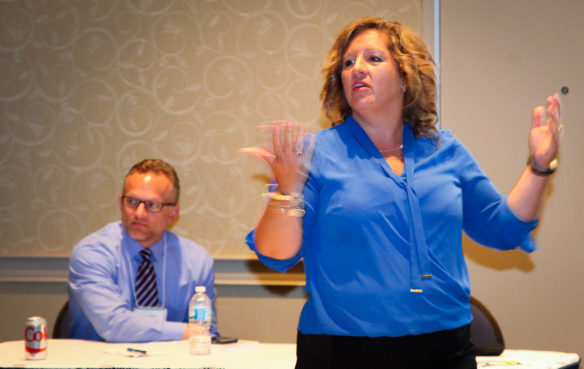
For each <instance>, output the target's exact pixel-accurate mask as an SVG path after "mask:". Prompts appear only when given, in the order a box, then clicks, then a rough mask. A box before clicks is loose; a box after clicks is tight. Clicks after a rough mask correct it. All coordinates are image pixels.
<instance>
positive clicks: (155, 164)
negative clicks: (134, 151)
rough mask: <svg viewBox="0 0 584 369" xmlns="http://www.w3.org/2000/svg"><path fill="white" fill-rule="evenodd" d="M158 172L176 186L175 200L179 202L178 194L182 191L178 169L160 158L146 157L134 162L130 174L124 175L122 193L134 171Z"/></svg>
mask: <svg viewBox="0 0 584 369" xmlns="http://www.w3.org/2000/svg"><path fill="white" fill-rule="evenodd" d="M150 172H152V173H156V174H162V175H165V176H166V178H168V179H169V180H170V183H171V184H172V187H173V188H174V193H175V197H174V202H175V203H177V202H178V196H179V193H180V182H179V180H178V175H177V174H176V171H175V170H174V168H173V167H172V165H170V164H168V163H167V162H165V161H163V160H160V159H144V160H142V161H141V162H139V163H136V164H134V166H132V168H130V170H129V171H128V174H126V176H125V177H124V184H123V187H122V194H123V193H124V191H125V190H126V180H127V179H128V177H129V176H131V175H132V174H134V173H150Z"/></svg>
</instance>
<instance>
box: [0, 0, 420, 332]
mask: <svg viewBox="0 0 584 369" xmlns="http://www.w3.org/2000/svg"><path fill="white" fill-rule="evenodd" d="M426 2H427V1H426ZM422 3H423V1H421V0H391V1H383V2H372V1H368V0H357V1H355V0H353V1H345V0H323V1H306V0H300V1H298V0H294V1H292V0H290V1H279V0H278V1H276V0H257V1H255V0H254V1H235V0H228V1H219V0H214V1H213V0H211V1H207V0H205V1H203V0H201V1H198V0H186V1H181V0H155V1H140V0H138V1H134V0H121V1H118V0H104V1H92V0H87V1H71V0H62V1H61V0H46V1H2V2H0V19H1V22H0V117H1V119H0V293H1V295H2V299H0V311H2V314H0V323H1V324H0V326H2V327H3V329H2V331H1V332H0V340H7V339H18V338H20V337H21V334H22V322H24V319H25V318H26V316H29V315H35V314H40V315H44V316H46V317H47V318H48V321H49V326H50V327H52V322H53V320H54V317H55V316H56V314H57V312H58V310H59V308H60V306H61V305H62V304H63V302H64V301H65V300H66V298H67V295H66V285H65V281H66V278H67V275H66V266H67V256H68V255H69V253H70V250H71V248H72V247H73V245H74V244H75V243H76V242H77V241H78V240H79V239H81V238H82V237H83V236H85V235H86V234H88V233H90V232H92V231H94V230H96V229H98V228H100V227H102V226H103V225H104V224H105V223H107V222H110V221H113V220H116V219H118V217H119V215H118V212H119V210H118V204H117V196H118V194H119V192H120V190H121V185H122V177H123V175H124V174H125V172H126V171H127V170H128V169H129V167H130V166H131V165H132V164H134V163H135V162H137V161H138V160H140V159H142V158H144V157H153V156H155V157H161V158H163V159H165V160H167V161H169V162H170V163H171V164H173V165H174V166H175V167H176V169H177V171H178V174H179V177H180V179H181V185H182V194H181V204H180V205H181V216H180V219H179V221H178V222H177V224H176V225H175V226H174V228H173V230H174V231H176V232H177V233H179V234H181V235H183V236H186V237H189V238H192V239H193V240H195V241H197V242H198V243H200V244H201V245H202V246H204V247H205V248H207V249H208V250H209V251H210V252H211V254H212V255H213V256H214V257H215V259H216V260H217V268H218V275H217V292H218V295H219V296H220V297H219V300H218V309H219V316H220V323H219V328H220V329H221V331H222V332H223V333H224V334H228V335H235V336H239V337H245V338H248V339H261V340H264V341H275V342H294V340H295V335H296V322H297V319H298V313H299V309H300V306H301V304H302V303H303V301H304V299H305V296H304V293H303V290H302V287H301V285H302V283H303V282H302V281H298V278H297V277H295V276H294V275H292V276H289V275H285V276H281V275H274V274H271V273H267V271H266V270H265V268H263V267H261V266H258V265H254V262H253V261H251V260H253V258H254V256H253V255H252V254H251V252H250V251H249V250H248V248H247V247H246V246H245V245H244V244H243V242H242V240H243V237H244V235H245V234H246V232H248V231H249V230H250V229H251V228H252V226H253V225H254V224H255V222H256V221H257V219H258V217H259V214H260V213H261V210H262V207H263V200H262V197H261V193H262V192H263V191H264V183H266V182H267V181H269V179H270V178H269V172H268V170H267V168H266V167H265V166H264V165H263V163H259V162H257V161H255V160H252V159H250V158H246V157H243V156H241V155H240V154H238V152H237V150H238V149H239V148H240V147H244V146H250V145H255V144H258V143H261V142H263V141H262V140H263V138H265V137H264V136H262V135H261V134H258V133H257V132H256V131H255V130H254V127H255V126H257V125H260V124H265V123H266V122H268V121H269V120H273V119H291V120H294V121H295V122H298V123H302V124H304V125H305V127H306V129H307V130H308V131H315V130H318V129H319V128H320V116H319V112H320V105H319V100H318V94H319V91H320V87H321V85H322V78H321V75H320V68H321V65H322V61H323V59H324V57H325V55H326V53H327V52H328V49H329V47H330V45H331V43H332V40H333V38H334V36H335V34H336V33H337V32H338V31H339V30H340V28H341V27H342V26H344V25H345V24H346V23H348V22H349V21H350V20H352V19H354V18H356V17H358V16H364V15H370V14H375V15H377V16H381V17H385V18H388V19H395V20H399V21H402V22H403V23H406V24H408V25H410V26H411V27H413V28H414V29H416V30H418V31H422V30H423V28H425V27H427V24H428V22H426V24H423V23H424V22H423V21H422V17H423V12H424V11H427V9H426V10H424V9H423V7H422ZM429 19H430V22H429V23H430V24H431V17H430V18H429ZM250 258H251V259H250ZM265 275H267V277H264V276H265ZM244 316H245V318H243V317H244Z"/></svg>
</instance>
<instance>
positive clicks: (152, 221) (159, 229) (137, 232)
mask: <svg viewBox="0 0 584 369" xmlns="http://www.w3.org/2000/svg"><path fill="white" fill-rule="evenodd" d="M124 197H131V198H134V199H137V200H143V201H153V202H161V203H173V202H174V201H175V191H174V188H173V187H172V183H171V182H170V180H169V179H168V178H167V177H166V176H165V175H163V174H157V173H152V172H149V173H133V174H131V175H130V176H128V178H127V179H126V183H125V186H124V194H123V195H120V210H121V212H122V224H123V226H124V228H125V229H126V232H128V234H129V235H130V237H132V238H133V239H135V240H136V241H138V242H139V243H140V244H141V245H142V246H144V247H150V246H152V245H154V244H155V243H156V242H158V240H160V238H161V237H162V235H163V234H164V231H165V230H166V228H167V227H168V226H169V225H170V224H172V222H174V220H175V219H176V217H177V216H178V213H179V208H178V206H169V205H166V206H163V207H162V210H161V211H160V212H151V211H148V210H147V209H146V205H145V204H144V203H139V204H138V206H137V207H136V208H135V209H132V208H131V207H130V206H127V205H125V204H124V201H123V198H124Z"/></svg>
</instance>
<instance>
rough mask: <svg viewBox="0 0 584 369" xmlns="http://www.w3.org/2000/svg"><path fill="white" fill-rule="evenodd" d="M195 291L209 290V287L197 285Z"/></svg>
mask: <svg viewBox="0 0 584 369" xmlns="http://www.w3.org/2000/svg"><path fill="white" fill-rule="evenodd" d="M195 292H207V287H205V286H197V287H195Z"/></svg>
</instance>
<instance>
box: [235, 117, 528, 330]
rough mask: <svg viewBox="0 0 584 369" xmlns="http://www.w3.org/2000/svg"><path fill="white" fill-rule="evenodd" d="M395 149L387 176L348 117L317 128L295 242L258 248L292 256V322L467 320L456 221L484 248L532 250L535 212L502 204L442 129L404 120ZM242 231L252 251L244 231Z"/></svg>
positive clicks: (359, 325) (422, 326)
mask: <svg viewBox="0 0 584 369" xmlns="http://www.w3.org/2000/svg"><path fill="white" fill-rule="evenodd" d="M403 151H404V171H403V173H402V174H401V175H397V174H395V173H394V172H393V171H392V169H391V168H390V167H389V165H388V164H387V162H386V161H385V159H384V158H383V156H382V155H381V153H380V152H379V151H378V150H377V148H376V147H375V145H374V144H373V142H372V141H371V140H370V139H369V137H368V136H367V134H366V133H365V131H364V130H363V129H362V128H361V126H360V125H359V124H358V123H357V122H356V121H355V120H354V119H353V118H352V117H349V118H348V119H347V121H345V122H344V123H343V124H340V125H338V126H335V127H333V128H330V129H327V130H324V131H320V132H318V133H317V139H316V148H315V153H314V156H313V159H312V165H311V171H310V176H309V178H308V181H307V183H306V187H305V189H304V201H305V204H306V215H305V216H304V219H303V231H304V233H303V243H302V247H301V250H300V252H299V253H298V255H296V256H295V257H293V258H291V259H288V260H275V259H271V258H268V257H265V256H263V255H261V254H259V253H258V257H259V258H260V260H262V262H263V263H264V264H266V265H267V266H269V267H270V268H272V269H275V270H279V271H281V272H284V271H286V270H287V269H288V268H290V267H292V266H293V265H294V264H296V263H297V262H298V261H299V260H300V259H301V258H304V268H305V273H306V291H307V292H308V293H309V294H310V296H309V298H308V301H307V302H306V304H305V306H304V308H303V310H302V313H301V316H300V322H299V326H298V329H299V330H300V331H301V332H302V333H305V334H333V335H348V336H370V337H378V336H391V337H397V336H405V335H410V334H423V333H432V332H437V331H441V330H447V329H455V328H459V327H461V326H463V325H466V324H469V323H470V322H471V320H472V315H471V313H470V306H469V296H470V282H469V277H468V273H467V268H466V263H465V260H464V255H463V252H462V232H463V230H464V231H465V232H466V233H467V234H468V235H469V236H470V237H472V238H473V239H474V240H476V241H477V242H479V243H481V244H484V245H487V246H490V247H494V248H498V249H512V248H515V247H520V248H522V249H524V250H526V251H533V250H534V249H535V244H534V242H533V241H532V240H531V239H530V237H529V232H530V231H531V230H532V229H533V228H534V227H535V225H536V221H533V222H523V221H521V220H519V219H518V218H516V217H515V216H514V215H513V214H512V213H511V211H510V210H509V208H508V207H507V204H506V201H505V197H503V196H501V195H500V193H499V192H498V191H497V190H496V189H495V187H494V186H493V184H492V183H491V181H490V180H489V179H488V178H487V176H486V175H485V174H484V173H483V171H482V170H481V169H480V168H479V166H478V164H477V163H476V161H475V160H474V158H473V157H472V156H471V154H470V153H469V152H468V151H467V150H466V148H465V147H464V146H463V145H462V144H461V143H460V142H459V141H458V140H457V139H456V138H455V137H454V136H453V135H452V134H451V133H450V132H449V131H440V132H439V133H438V134H437V135H436V136H435V137H432V138H427V137H420V138H418V139H416V138H415V137H414V134H413V132H412V130H411V128H410V126H409V124H405V125H404V134H403ZM246 242H247V243H248V245H249V246H250V248H251V249H252V250H256V247H255V238H254V232H253V231H252V232H250V233H249V234H248V236H247V238H246ZM256 252H257V251H256ZM430 276H431V277H430Z"/></svg>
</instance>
